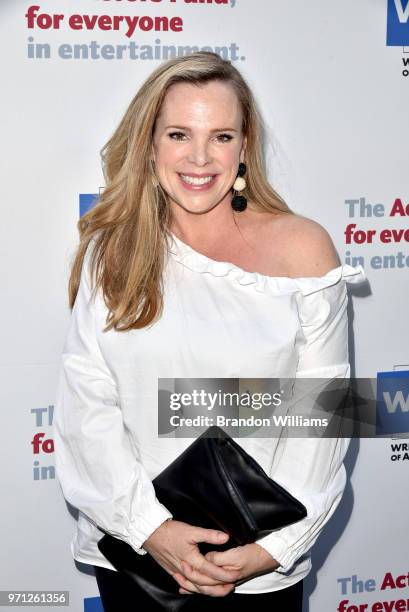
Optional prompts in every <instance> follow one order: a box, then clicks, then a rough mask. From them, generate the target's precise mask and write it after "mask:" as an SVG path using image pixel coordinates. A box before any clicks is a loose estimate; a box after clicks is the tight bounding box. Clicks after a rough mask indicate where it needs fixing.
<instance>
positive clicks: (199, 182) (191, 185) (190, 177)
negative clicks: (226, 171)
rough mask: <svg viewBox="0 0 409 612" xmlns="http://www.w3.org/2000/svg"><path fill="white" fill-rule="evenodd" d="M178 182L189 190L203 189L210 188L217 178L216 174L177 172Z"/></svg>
mask: <svg viewBox="0 0 409 612" xmlns="http://www.w3.org/2000/svg"><path fill="white" fill-rule="evenodd" d="M179 177H180V182H181V184H182V185H183V187H185V188H186V189H189V190H190V191H192V190H193V191H203V190H206V189H210V188H211V187H212V186H213V185H214V183H215V181H216V178H217V174H184V173H183V174H182V173H179Z"/></svg>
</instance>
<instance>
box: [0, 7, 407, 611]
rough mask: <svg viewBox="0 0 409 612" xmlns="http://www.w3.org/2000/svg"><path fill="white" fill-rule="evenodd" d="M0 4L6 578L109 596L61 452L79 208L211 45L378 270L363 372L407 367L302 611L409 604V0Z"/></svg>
mask: <svg viewBox="0 0 409 612" xmlns="http://www.w3.org/2000/svg"><path fill="white" fill-rule="evenodd" d="M0 20H1V27H2V34H1V39H0V45H1V58H2V66H3V67H2V83H1V85H2V87H1V89H2V93H1V97H0V104H1V107H2V110H1V120H2V139H1V146H2V164H1V173H2V175H3V176H2V179H1V181H0V190H1V206H2V219H1V224H0V232H1V240H0V249H1V261H2V266H3V272H2V283H1V287H2V297H1V309H2V316H1V320H2V325H1V343H0V347H1V349H0V350H1V354H0V375H1V388H0V394H1V420H2V441H1V449H2V454H1V502H0V504H1V528H0V529H1V543H2V545H1V547H0V590H3V591H40V590H44V591H57V590H59V591H65V592H66V593H67V594H68V595H69V604H68V606H67V607H66V609H69V610H72V611H73V612H74V611H75V612H82V611H83V610H84V611H87V612H91V611H96V610H99V611H100V610H102V607H101V603H100V600H99V597H98V589H97V585H96V581H95V577H94V575H93V572H92V568H91V567H90V566H87V565H82V564H79V563H76V562H74V561H73V560H72V557H71V551H70V541H71V539H72V536H73V533H74V529H75V521H76V510H75V508H72V507H69V506H67V504H66V503H65V501H64V499H63V496H62V493H61V489H60V486H59V484H58V480H57V478H56V473H55V467H54V443H53V436H52V433H53V429H52V426H53V410H54V400H55V391H56V385H57V374H58V367H59V359H60V354H61V351H62V346H63V342H64V337H65V333H66V330H67V326H68V322H69V316H70V313H69V309H68V305H67V282H68V274H69V267H70V263H71V261H72V257H73V254H74V251H75V247H76V245H77V242H78V235H77V229H76V225H77V222H78V219H79V216H80V214H81V213H82V212H84V210H86V209H87V207H88V206H90V205H92V202H93V200H94V197H95V194H98V193H99V191H100V189H101V188H102V187H103V185H104V181H103V175H102V171H101V166H100V158H99V151H100V149H101V148H102V146H103V145H104V144H105V142H106V141H107V140H108V138H109V137H110V136H111V134H112V132H113V130H114V128H115V127H116V125H117V124H118V122H119V120H120V118H121V117H122V115H123V113H124V111H125V109H126V107H127V106H128V104H129V102H130V100H131V98H132V97H133V96H134V94H135V92H136V90H137V89H138V88H139V86H140V85H141V83H142V82H143V80H144V79H145V78H146V77H147V76H148V75H149V74H150V72H152V70H153V69H154V68H155V67H156V66H158V64H159V63H160V62H161V61H163V60H166V59H168V58H171V57H175V56H177V55H181V54H186V53H189V52H191V51H193V50H198V49H202V50H209V51H215V52H216V53H219V54H220V55H222V56H223V57H224V58H226V59H229V60H231V61H232V62H233V63H234V64H235V65H237V66H238V68H239V69H240V70H241V71H242V72H243V74H244V76H245V77H246V79H247V80H248V82H249V83H250V85H251V87H252V89H253V91H254V93H255V96H256V98H257V100H258V103H259V106H260V109H261V112H262V115H263V117H264V121H265V124H266V159H267V164H268V171H269V176H270V179H271V182H272V184H273V185H274V186H275V188H276V189H277V191H278V192H279V193H280V194H281V195H282V196H283V197H284V198H285V199H286V201H287V202H288V204H289V206H290V207H291V208H292V209H293V210H294V211H296V212H298V213H300V214H303V215H306V216H308V217H311V218H313V219H315V220H317V221H318V222H320V223H321V224H322V225H323V226H324V227H325V228H326V229H327V230H328V231H329V232H330V234H331V236H332V237H333V240H334V243H335V245H336V247H337V249H338V252H339V255H340V258H341V261H342V262H343V263H348V264H351V265H358V264H361V265H362V266H363V267H364V269H365V271H366V275H367V279H368V281H367V283H364V284H360V285H359V286H355V287H354V286H353V285H350V288H349V293H350V304H349V320H350V328H351V335H350V358H351V365H352V373H353V375H354V376H357V377H368V378H372V379H374V380H375V381H376V380H378V379H380V378H382V375H384V373H385V372H388V373H395V374H396V378H397V380H399V384H400V387H399V385H398V386H396V385H395V387H394V391H393V393H392V392H391V393H389V396H388V398H389V401H388V402H387V403H386V411H385V414H384V415H383V418H384V419H386V420H388V419H389V420H390V423H391V428H390V430H389V431H391V432H393V435H392V434H391V436H383V437H381V436H379V437H378V438H377V439H362V440H358V439H355V440H353V441H352V442H351V445H350V449H349V453H348V456H347V461H346V467H347V471H348V476H349V479H348V485H347V488H346V491H345V494H344V497H343V499H342V502H341V504H340V506H339V507H338V509H337V512H336V514H335V515H334V517H333V519H332V520H331V522H330V523H329V525H328V526H327V528H326V530H325V532H324V533H323V534H322V535H321V537H320V538H319V540H318V542H317V544H316V545H315V547H314V550H313V553H312V561H313V569H312V571H311V573H310V575H309V576H308V578H307V579H306V588H305V591H306V593H305V602H304V612H307V611H311V612H335V611H340V612H361V611H364V610H368V611H370V610H371V611H373V612H381V611H388V612H395V611H396V612H400V611H404V610H409V535H408V529H407V508H408V501H409V493H408V490H409V489H408V485H409V440H408V437H409V434H408V433H407V432H408V430H409V427H406V425H405V424H407V422H408V419H409V394H408V385H409V342H408V340H409V338H408V331H407V330H408V325H407V312H408V301H409V300H408V297H409V295H408V294H409V284H408V280H409V244H408V243H409V229H408V228H409V224H408V218H409V173H408V142H409V121H408V109H409V2H408V0H389V2H388V1H387V0H360V2H356V0H343V1H342V2H337V1H335V0H334V1H332V2H328V1H327V0H315V1H314V2H308V3H305V2H302V1H301V0H294V1H289V0H207V1H205V0H39V1H38V3H35V4H34V3H31V2H27V1H23V0H2V3H1V6H0ZM395 374H392V376H394V375H395ZM395 423H399V424H400V425H399V427H400V428H397V427H396V426H395ZM402 423H403V424H404V425H402ZM3 597H5V595H3ZM0 603H2V602H0ZM60 604H61V602H60ZM60 604H59V605H60ZM2 605H3V603H2ZM55 605H57V604H55ZM26 607H27V608H28V609H31V608H33V609H34V605H33V604H31V605H26Z"/></svg>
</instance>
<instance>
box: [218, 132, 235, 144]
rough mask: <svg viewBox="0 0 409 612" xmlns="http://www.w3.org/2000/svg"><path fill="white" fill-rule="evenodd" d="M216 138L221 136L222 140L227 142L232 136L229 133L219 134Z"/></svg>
mask: <svg viewBox="0 0 409 612" xmlns="http://www.w3.org/2000/svg"><path fill="white" fill-rule="evenodd" d="M218 138H222V139H223V140H222V142H229V141H230V140H231V139H232V138H233V136H231V135H230V134H219V135H218ZM225 139H226V140H225Z"/></svg>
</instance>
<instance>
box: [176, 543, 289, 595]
mask: <svg viewBox="0 0 409 612" xmlns="http://www.w3.org/2000/svg"><path fill="white" fill-rule="evenodd" d="M205 558H206V559H207V560H208V561H211V562H212V563H215V564H216V565H219V566H221V567H223V568H224V569H228V570H233V569H234V570H238V571H239V577H238V578H237V582H241V581H242V580H244V579H249V578H250V577H254V576H256V575H261V574H265V573H267V572H272V571H274V570H275V569H277V568H278V567H280V564H279V563H278V561H276V560H275V559H274V558H273V557H272V556H271V555H270V554H269V553H268V552H267V551H266V550H264V548H262V547H261V546H259V545H258V544H256V543H254V544H245V545H244V546H237V547H236V548H230V549H229V550H226V551H224V552H216V551H210V552H208V553H206V555H205ZM184 571H185V576H186V577H184V576H182V575H181V574H174V576H173V577H174V578H175V579H176V581H177V582H178V584H179V586H180V587H181V588H180V589H179V593H182V594H191V593H202V592H203V591H202V590H201V589H200V587H199V586H197V585H196V584H195V573H194V571H193V570H192V568H191V567H188V564H186V563H184ZM211 590H212V587H211V586H206V595H211V594H212V593H211V592H210V591H211ZM217 594H218V593H217ZM215 595H216V590H215Z"/></svg>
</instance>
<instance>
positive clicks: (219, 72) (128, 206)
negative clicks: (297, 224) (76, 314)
mask: <svg viewBox="0 0 409 612" xmlns="http://www.w3.org/2000/svg"><path fill="white" fill-rule="evenodd" d="M214 80H218V81H223V82H226V83H229V84H230V85H231V86H232V87H233V89H234V91H235V92H236V95H237V97H238V99H239V101H240V104H241V108H242V113H243V135H244V136H246V137H247V146H246V151H245V163H246V165H247V172H246V182H247V187H246V191H245V195H246V197H247V198H248V199H249V201H251V203H252V205H253V207H255V208H256V209H258V210H260V211H269V212H275V213H277V212H278V211H280V212H283V213H292V211H291V210H290V209H289V207H288V206H287V204H286V203H285V202H284V200H283V199H282V198H281V197H280V196H279V195H278V194H277V193H276V192H275V191H274V189H273V188H272V187H271V185H270V184H269V183H268V180H267V178H266V172H265V168H264V158H263V126H262V120H261V117H260V114H259V112H258V109H257V106H256V103H255V101H254V98H253V95H252V93H251V90H250V88H249V86H248V85H247V83H246V82H245V80H244V79H243V77H242V76H241V74H240V73H239V71H238V70H237V69H236V68H235V67H234V66H233V65H232V64H231V63H230V62H229V61H227V60H224V59H222V58H221V57H220V56H219V55H217V54H215V53H209V52H204V51H202V52H197V53H192V54H190V55H187V56H183V57H178V58H176V59H172V60H170V61H167V62H165V63H163V64H161V65H160V66H159V67H158V68H157V69H156V70H155V71H154V72H153V73H152V74H151V75H150V76H149V77H148V79H147V80H146V81H145V82H144V84H143V85H142V87H141V88H140V89H139V91H138V92H137V94H136V95H135V97H134V98H133V100H132V101H131V103H130V105H129V107H128V109H127V111H126V113H125V115H124V117H123V118H122V120H121V122H120V124H119V126H118V127H117V129H116V130H115V132H114V134H113V135H112V137H111V138H110V139H109V141H108V142H107V143H106V144H105V146H104V147H103V148H102V150H101V158H102V167H103V171H104V177H105V181H106V187H105V189H104V191H103V193H102V194H101V195H100V197H99V200H98V202H97V204H96V205H95V206H94V207H93V208H92V209H91V210H89V211H88V212H87V213H86V214H85V215H83V217H82V218H81V219H80V220H79V222H78V225H77V227H78V231H79V235H80V244H79V246H78V249H77V251H76V254H75V258H74V262H73V264H72V268H71V275H70V280H69V287H68V293H69V305H70V308H72V307H73V305H74V302H75V298H76V295H77V292H78V287H79V283H80V278H81V271H82V266H83V263H84V256H85V253H86V251H87V248H88V245H89V243H90V241H91V240H94V248H93V249H92V256H91V259H90V264H91V273H92V275H94V274H95V279H96V283H95V288H94V291H95V292H96V291H97V290H98V288H99V287H101V289H102V294H103V297H104V301H105V304H106V306H107V308H108V311H109V314H108V316H107V319H106V327H105V329H104V331H108V330H110V329H112V328H114V329H115V330H116V331H128V330H131V329H141V328H143V327H146V326H148V325H150V324H151V323H153V322H155V321H156V320H157V319H159V318H160V316H161V314H162V310H163V284H162V273H163V268H164V262H165V256H166V236H167V234H168V232H169V226H170V209H169V206H168V203H167V196H166V193H165V192H164V190H163V189H162V187H161V186H160V184H159V185H158V184H157V181H156V180H155V176H154V174H153V166H152V162H151V159H152V153H153V144H152V141H153V133H154V128H155V120H156V117H157V116H158V114H159V111H160V109H161V106H162V103H163V100H164V98H165V96H166V92H167V90H168V89H169V87H171V86H172V85H174V84H176V83H190V84H194V85H201V84H204V83H207V82H209V81H214Z"/></svg>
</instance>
